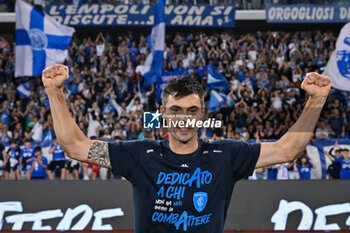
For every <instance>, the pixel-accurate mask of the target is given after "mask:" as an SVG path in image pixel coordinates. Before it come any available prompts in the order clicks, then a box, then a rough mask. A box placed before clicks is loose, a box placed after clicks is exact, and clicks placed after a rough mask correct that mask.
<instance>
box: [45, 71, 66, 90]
mask: <svg viewBox="0 0 350 233" xmlns="http://www.w3.org/2000/svg"><path fill="white" fill-rule="evenodd" d="M68 72H69V70H68V67H67V66H64V65H53V66H51V67H48V68H46V69H45V70H44V71H43V75H42V81H43V83H44V87H45V89H46V90H47V89H61V88H62V87H63V85H64V83H65V82H66V80H67V79H68V77H69V74H68Z"/></svg>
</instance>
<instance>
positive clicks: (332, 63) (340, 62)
mask: <svg viewBox="0 0 350 233" xmlns="http://www.w3.org/2000/svg"><path fill="white" fill-rule="evenodd" d="M323 74H324V75H327V76H329V77H330V78H331V80H332V87H334V88H336V89H340V90H343V91H350V23H347V24H345V26H344V27H343V28H342V29H341V31H340V34H339V37H338V40H337V44H336V47H335V50H334V51H333V53H332V55H331V58H330V59H329V61H328V63H327V66H326V69H325V71H324V72H323Z"/></svg>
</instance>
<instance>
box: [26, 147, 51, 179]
mask: <svg viewBox="0 0 350 233" xmlns="http://www.w3.org/2000/svg"><path fill="white" fill-rule="evenodd" d="M46 168H47V159H46V158H45V157H44V156H42V151H41V147H40V146H37V147H35V157H34V158H33V162H32V167H31V169H30V176H28V177H30V178H28V179H32V180H43V179H45V178H46Z"/></svg>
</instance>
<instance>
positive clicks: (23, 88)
mask: <svg viewBox="0 0 350 233" xmlns="http://www.w3.org/2000/svg"><path fill="white" fill-rule="evenodd" d="M16 90H17V92H18V94H20V95H21V96H23V97H24V98H29V95H30V88H29V85H28V82H24V83H22V84H21V85H19V86H18V87H17V89H16Z"/></svg>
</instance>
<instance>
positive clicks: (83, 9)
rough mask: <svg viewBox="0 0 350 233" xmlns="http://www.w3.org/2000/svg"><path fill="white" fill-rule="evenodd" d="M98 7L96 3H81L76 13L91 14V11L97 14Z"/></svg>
mask: <svg viewBox="0 0 350 233" xmlns="http://www.w3.org/2000/svg"><path fill="white" fill-rule="evenodd" d="M98 7H99V6H98V5H96V4H93V5H88V4H83V5H81V6H80V7H79V10H78V14H91V13H93V14H97V13H98ZM66 14H67V12H66Z"/></svg>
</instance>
